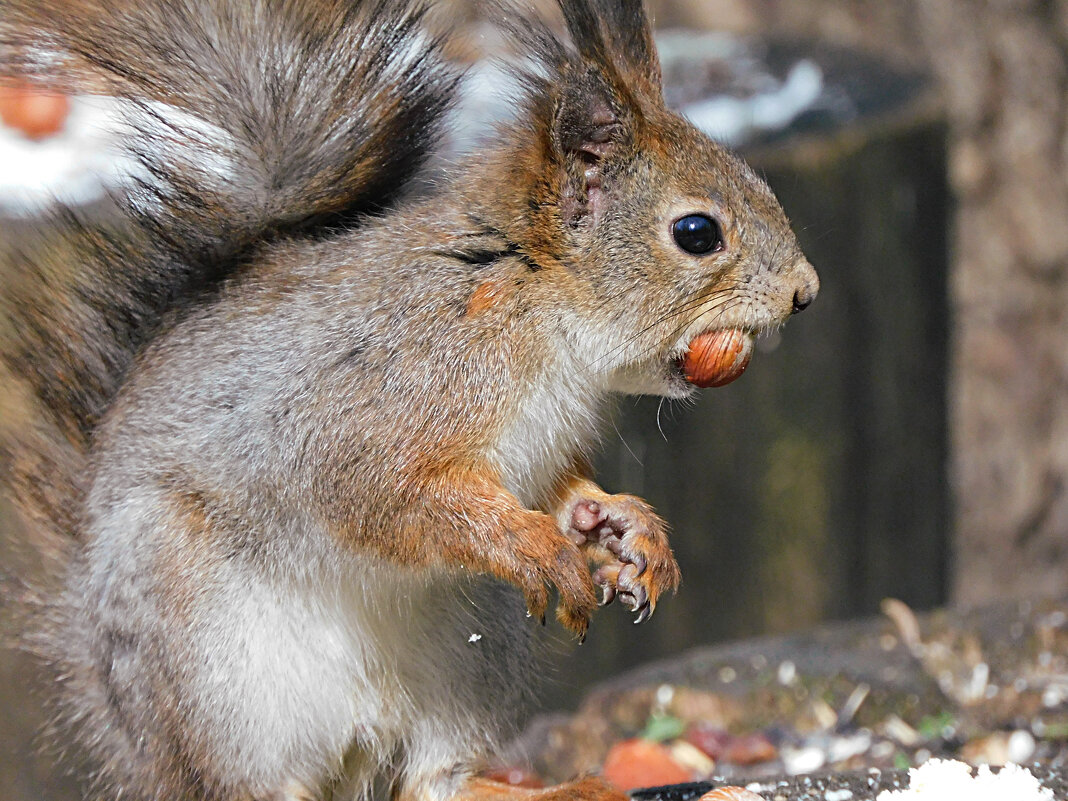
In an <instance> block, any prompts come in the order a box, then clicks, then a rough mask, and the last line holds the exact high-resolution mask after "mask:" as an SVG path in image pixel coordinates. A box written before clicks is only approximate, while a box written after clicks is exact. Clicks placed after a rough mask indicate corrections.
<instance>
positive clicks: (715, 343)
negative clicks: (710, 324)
mask: <svg viewBox="0 0 1068 801" xmlns="http://www.w3.org/2000/svg"><path fill="white" fill-rule="evenodd" d="M754 339H755V336H754V335H753V333H752V332H751V331H743V330H742V329H740V328H728V329H726V330H723V331H708V332H706V333H704V334H698V335H697V336H696V337H694V338H693V340H692V341H691V342H690V347H689V348H688V349H687V351H686V354H685V355H684V356H682V358H681V359H680V360H679V368H680V369H681V371H682V374H683V375H684V376H685V377H686V380H687V381H689V382H690V383H691V384H693V385H695V386H698V387H701V388H702V389H704V388H707V387H722V386H723V385H725V384H729V383H731V382H732V381H733V380H734V379H736V378H738V376H740V375H741V374H742V373H744V372H745V368H746V367H748V366H749V360H750V359H751V358H752V357H753V341H754Z"/></svg>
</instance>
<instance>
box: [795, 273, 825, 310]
mask: <svg viewBox="0 0 1068 801" xmlns="http://www.w3.org/2000/svg"><path fill="white" fill-rule="evenodd" d="M794 269H795V270H796V271H797V273H798V276H797V277H798V279H799V285H798V287H797V289H795V290H794V307H793V309H791V310H790V311H791V314H797V313H798V312H800V311H804V310H805V309H807V308H808V307H809V306H810V305H811V304H812V301H814V300H815V299H816V295H818V294H819V291H820V279H819V276H817V275H816V271H815V270H814V269H813V267H812V265H811V264H809V263H808V262H807V261H802V262H801V263H800V264H798V265H797V267H795V268H794Z"/></svg>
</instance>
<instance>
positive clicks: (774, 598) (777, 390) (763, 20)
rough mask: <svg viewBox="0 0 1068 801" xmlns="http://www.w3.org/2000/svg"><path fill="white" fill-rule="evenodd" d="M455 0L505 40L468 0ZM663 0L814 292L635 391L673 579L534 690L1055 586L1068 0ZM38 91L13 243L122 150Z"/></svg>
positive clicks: (663, 28)
mask: <svg viewBox="0 0 1068 801" xmlns="http://www.w3.org/2000/svg"><path fill="white" fill-rule="evenodd" d="M442 6H443V16H444V17H446V18H448V19H449V20H451V21H453V22H454V23H455V22H456V21H459V25H460V26H461V27H467V28H469V29H470V31H471V32H472V33H473V34H474V35H473V37H472V41H473V42H475V43H480V42H481V43H482V44H486V43H487V42H488V45H487V47H488V49H490V50H492V49H493V40H492V36H489V35H487V34H485V32H484V29H483V27H482V22H481V20H480V16H479V6H478V4H477V3H472V2H469V0H448V1H447V2H443V3H442ZM651 8H652V11H653V14H654V17H655V20H656V24H657V28H658V29H659V31H660V33H661V54H662V58H663V61H664V68H665V83H666V94H667V96H668V99H669V101H670V102H671V103H672V104H674V105H675V106H676V107H678V108H679V109H680V110H681V111H682V112H683V113H685V114H687V115H689V116H690V117H691V118H692V119H694V121H695V122H696V123H697V124H699V125H701V126H702V127H705V128H706V129H707V130H709V132H710V133H713V134H714V135H717V136H719V137H721V138H723V139H725V140H727V141H728V142H730V143H731V144H732V145H733V146H735V147H737V148H738V149H739V150H740V151H741V152H742V153H743V154H744V155H745V156H746V157H747V158H748V159H749V160H750V161H751V162H752V163H753V164H754V166H755V167H756V168H757V169H758V170H759V171H761V172H762V173H763V174H764V175H765V176H766V177H767V179H768V181H769V183H770V184H771V186H772V188H773V189H774V190H775V191H776V193H777V194H778V195H779V197H780V199H781V201H782V203H783V205H784V207H785V208H786V211H787V213H788V215H789V216H790V217H791V219H792V221H793V222H794V225H795V228H796V230H797V233H798V236H799V239H800V241H801V244H802V247H803V249H804V250H805V252H806V254H807V255H808V256H809V259H810V261H812V263H813V264H814V265H815V266H816V267H817V269H818V270H819V272H820V277H821V280H822V290H821V293H820V297H819V298H818V300H817V301H816V303H815V304H814V305H813V307H812V308H811V309H810V310H809V311H807V312H806V313H805V314H803V315H800V316H799V317H796V318H794V319H792V320H791V321H790V323H789V324H788V325H787V326H786V327H785V329H784V330H783V331H782V332H781V333H780V334H778V335H775V336H774V337H771V338H767V339H765V340H763V341H762V342H761V345H760V350H759V352H758V354H757V357H756V358H754V360H753V363H752V365H751V366H750V368H749V369H748V371H747V373H746V375H745V376H743V377H742V378H741V379H740V380H739V381H738V382H736V383H734V384H731V385H730V386H729V387H725V388H722V389H717V390H710V391H706V392H703V393H702V394H701V396H700V398H699V400H697V401H696V402H695V403H692V404H668V403H660V402H659V401H657V400H655V399H626V400H625V401H624V402H623V403H622V404H621V405H620V408H619V411H618V414H617V415H616V417H615V419H614V423H613V425H612V426H610V427H609V428H608V430H607V433H606V437H605V440H604V445H603V450H602V454H601V457H600V459H599V462H598V465H597V467H598V473H599V476H600V479H601V480H602V483H603V484H604V485H605V486H606V488H608V489H610V490H615V491H626V492H634V493H637V494H640V495H643V496H644V497H645V498H647V499H648V500H649V501H650V502H651V503H652V504H653V505H654V506H655V507H656V508H657V509H658V510H659V511H660V512H661V514H662V515H663V516H664V517H666V518H667V519H668V520H669V521H670V523H671V524H672V527H673V530H674V534H673V543H674V546H675V549H676V553H677V556H678V559H679V562H680V565H681V566H682V569H683V574H684V584H683V587H682V589H681V590H680V592H679V594H678V596H677V597H675V598H673V599H667V600H665V601H664V602H663V603H662V604H661V605H660V607H659V608H658V611H657V614H656V616H655V617H654V618H653V619H652V621H651V622H649V623H646V624H644V625H643V626H640V627H634V626H632V625H631V624H630V616H629V615H627V614H624V610H622V609H620V608H618V607H616V608H610V609H608V610H606V611H604V612H602V613H601V614H600V615H599V616H598V618H597V619H596V620H595V623H594V626H593V629H592V631H591V635H590V638H589V640H588V642H587V644H585V645H584V646H582V647H581V648H578V649H574V653H572V654H570V655H568V656H567V657H565V658H561V659H559V660H557V664H556V667H555V670H554V673H553V674H552V677H551V679H550V685H551V686H550V687H549V690H548V692H547V694H546V698H547V700H546V705H547V706H548V707H550V708H551V707H560V708H564V707H567V706H569V705H571V704H573V703H574V702H575V700H576V699H577V698H578V696H579V694H580V692H581V691H582V689H584V688H585V687H587V686H589V684H590V683H591V682H594V681H597V680H599V679H603V678H605V677H608V676H611V675H613V674H616V673H618V672H620V671H621V670H623V669H625V668H627V667H629V666H632V665H635V664H638V663H640V662H644V661H647V660H650V659H652V658H660V657H664V656H670V655H672V654H676V653H680V652H681V651H683V650H685V649H687V648H690V647H692V646H694V645H697V644H707V643H711V642H715V641H720V640H725V639H734V638H740V637H747V636H752V635H756V634H761V633H770V632H788V631H795V630H798V629H802V628H805V627H808V626H811V625H813V624H815V623H817V622H819V621H823V620H828V619H844V618H854V617H859V616H866V615H871V614H873V613H875V612H876V611H877V610H878V605H879V603H880V601H881V600H882V599H883V598H884V597H887V596H892V597H896V598H899V599H901V600H903V601H905V602H906V603H908V604H910V605H911V606H913V607H915V608H919V609H925V608H931V607H935V606H939V605H945V604H954V605H969V604H978V603H983V602H986V601H990V600H994V599H1004V598H1013V597H1026V596H1034V595H1047V596H1048V595H1058V594H1063V593H1065V591H1066V590H1068V483H1066V482H1068V392H1066V391H1065V390H1066V384H1068V311H1066V310H1068V73H1066V68H1068V0H1043V1H1042V2H1039V0H804V1H803V2H800V1H798V0H790V1H789V2H787V0H653V1H652V2H651ZM458 57H462V58H470V57H471V55H470V53H469V52H466V51H465V52H464V53H462V54H458ZM503 80H504V79H503V77H501V74H500V73H499V72H497V71H494V70H493V69H492V68H488V67H483V66H476V67H475V69H474V75H473V80H472V81H471V89H470V94H469V100H468V103H466V104H465V109H466V110H465V112H464V113H470V114H472V115H475V116H474V117H472V118H468V119H466V120H461V122H460V124H459V125H458V130H459V131H463V130H465V126H466V128H471V127H475V128H477V127H478V125H477V124H473V123H472V119H475V120H477V119H481V118H480V117H478V115H480V114H482V115H486V116H492V115H493V114H494V111H493V108H492V107H493V104H494V103H495V102H498V101H496V100H495V99H494V98H495V97H496V96H497V94H496V93H497V92H498V91H499V90H500V88H501V81H503ZM27 103H28V101H26V100H25V99H21V100H20V99H19V98H17V97H15V98H13V97H12V96H10V95H9V96H7V97H4V98H0V117H2V119H3V120H4V122H5V123H6V127H5V128H4V129H3V130H0V268H2V254H3V252H4V249H5V248H9V247H13V246H14V243H17V241H18V237H19V236H22V235H23V231H24V229H25V228H27V226H28V219H29V220H31V221H32V216H33V213H34V212H33V209H34V208H40V204H42V203H47V197H48V196H49V195H50V194H51V193H53V192H56V191H59V192H67V193H69V195H68V196H69V197H71V198H72V199H73V200H75V201H76V202H88V203H99V204H101V205H104V204H103V203H102V201H101V200H99V197H98V195H99V191H100V186H101V185H106V184H107V183H108V182H109V181H112V182H113V181H117V180H119V179H118V178H117V177H116V176H119V175H121V173H122V168H121V165H118V166H116V165H115V164H114V162H113V160H111V159H109V158H108V157H107V155H106V154H107V149H108V135H106V133H105V134H101V128H102V127H103V128H106V116H107V112H106V104H100V103H98V102H93V103H89V102H85V101H81V100H74V101H66V100H62V99H59V100H55V101H53V102H52V105H51V107H50V109H44V110H41V109H40V108H39V109H37V111H36V112H34V114H37V116H36V117H35V116H34V114H29V118H30V119H29V121H27V111H26V110H27V107H28V106H27ZM487 109H488V110H487ZM49 115H51V116H49ZM453 144H454V146H455V147H456V148H460V149H462V148H464V147H470V146H471V145H470V143H468V144H467V145H465V144H464V143H463V142H456V143H453ZM102 154H103V155H102ZM32 159H37V161H32ZM100 173H103V174H104V176H105V177H104V178H103V179H97V178H94V177H93V176H95V175H98V174H100ZM42 185H44V191H43V193H42V192H39V191H37V190H34V189H30V187H40V186H42ZM27 191H29V192H30V194H29V195H27V194H26V192H27ZM95 195H96V196H97V197H96V199H94V196H95ZM0 277H2V276H0ZM0 408H2V410H3V411H2V412H0V413H4V414H9V415H12V414H14V412H13V411H12V407H11V406H10V404H5V405H4V406H3V407H0ZM6 422H7V424H10V423H11V421H10V420H8V421H6ZM3 519H4V520H7V521H9V522H8V524H7V525H4V526H3V533H4V535H5V537H6V538H7V540H8V542H10V539H11V538H12V536H17V535H14V534H13V532H14V531H15V529H14V527H13V525H14V524H13V522H10V515H8V514H4V515H3ZM0 555H2V552H0ZM561 650H570V646H565V645H562V646H561ZM32 678H33V677H32V675H31V669H30V668H29V666H28V665H27V664H26V663H25V662H24V661H22V660H21V659H19V658H17V657H15V656H14V655H12V654H9V653H5V654H3V655H2V657H0V687H3V688H7V689H4V690H0V692H2V693H6V694H7V695H8V697H6V698H4V697H2V696H0V786H3V787H5V788H7V790H8V797H9V798H18V799H21V798H26V799H29V798H41V797H45V796H47V795H48V793H49V792H52V793H53V794H54V795H55V797H57V798H58V797H61V796H62V793H63V792H64V790H63V787H62V785H61V784H56V783H57V782H58V781H59V780H58V779H57V778H56V777H55V776H53V775H52V773H53V772H52V771H51V770H50V768H49V763H48V762H47V761H45V762H35V761H33V760H30V759H29V758H28V757H27V756H26V754H28V753H29V751H30V749H31V747H32V746H31V743H30V738H31V733H32V731H33V726H34V725H35V722H36V721H37V720H38V719H39V714H38V713H37V711H36V706H35V704H34V703H33V702H32V701H28V700H26V699H25V688H26V687H27V686H28V684H30V683H32ZM52 784H55V787H54V788H53V789H52V790H48V789H43V788H47V787H48V786H50V785H52ZM20 793H21V794H20Z"/></svg>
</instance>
